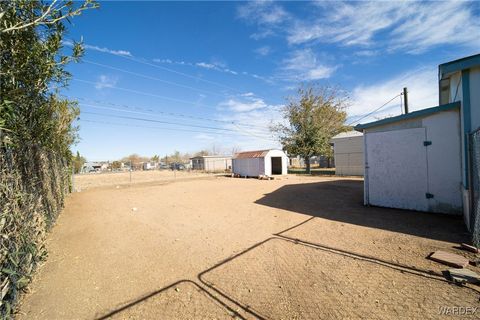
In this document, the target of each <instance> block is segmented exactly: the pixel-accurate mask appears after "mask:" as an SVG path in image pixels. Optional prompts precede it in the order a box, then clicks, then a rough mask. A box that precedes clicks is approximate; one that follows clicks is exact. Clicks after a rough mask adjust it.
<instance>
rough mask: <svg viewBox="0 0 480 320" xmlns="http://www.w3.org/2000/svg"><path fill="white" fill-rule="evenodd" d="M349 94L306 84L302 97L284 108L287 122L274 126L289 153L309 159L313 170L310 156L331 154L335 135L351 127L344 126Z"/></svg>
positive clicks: (306, 161)
mask: <svg viewBox="0 0 480 320" xmlns="http://www.w3.org/2000/svg"><path fill="white" fill-rule="evenodd" d="M347 106H348V97H347V95H346V94H345V93H344V92H343V91H340V90H338V89H337V88H334V87H329V86H322V87H319V86H317V87H302V88H300V89H299V90H298V96H297V97H295V98H292V99H290V100H289V103H288V104H287V105H286V106H285V108H284V109H283V117H284V119H285V123H279V124H276V125H274V126H272V127H271V130H272V132H274V133H275V134H276V135H277V136H278V138H279V140H280V142H281V144H282V146H283V149H284V150H285V151H286V152H287V153H288V154H289V155H295V156H296V155H299V156H301V157H303V158H304V159H305V164H306V167H307V173H310V158H311V157H312V156H314V155H324V156H331V152H332V151H331V146H330V140H331V138H332V137H333V136H334V135H336V134H338V133H340V132H343V131H346V130H348V128H347V127H346V126H345V125H344V123H345V119H346V116H347V114H346V111H345V110H346V108H347Z"/></svg>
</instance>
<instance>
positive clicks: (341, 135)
mask: <svg viewBox="0 0 480 320" xmlns="http://www.w3.org/2000/svg"><path fill="white" fill-rule="evenodd" d="M361 136H363V133H361V132H358V131H355V130H352V131H347V132H342V133H339V134H337V135H336V136H333V137H332V140H334V139H342V138H352V137H361Z"/></svg>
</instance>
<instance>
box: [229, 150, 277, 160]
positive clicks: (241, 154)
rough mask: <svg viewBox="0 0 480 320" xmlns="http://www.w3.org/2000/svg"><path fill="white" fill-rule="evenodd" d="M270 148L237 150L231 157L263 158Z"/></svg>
mask: <svg viewBox="0 0 480 320" xmlns="http://www.w3.org/2000/svg"><path fill="white" fill-rule="evenodd" d="M269 151H270V150H256V151H245V152H238V153H236V154H235V155H234V156H233V159H247V158H263V157H265V156H266V155H267V153H268V152H269Z"/></svg>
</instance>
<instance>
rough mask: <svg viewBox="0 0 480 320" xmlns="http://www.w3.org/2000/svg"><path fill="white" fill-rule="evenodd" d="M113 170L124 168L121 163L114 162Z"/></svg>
mask: <svg viewBox="0 0 480 320" xmlns="http://www.w3.org/2000/svg"><path fill="white" fill-rule="evenodd" d="M111 167H112V170H119V169H120V168H122V163H121V162H120V161H113V162H112V166H111Z"/></svg>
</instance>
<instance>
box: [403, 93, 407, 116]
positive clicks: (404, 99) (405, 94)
mask: <svg viewBox="0 0 480 320" xmlns="http://www.w3.org/2000/svg"><path fill="white" fill-rule="evenodd" d="M403 102H404V105H405V114H407V113H408V91H407V88H406V87H405V88H403Z"/></svg>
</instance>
